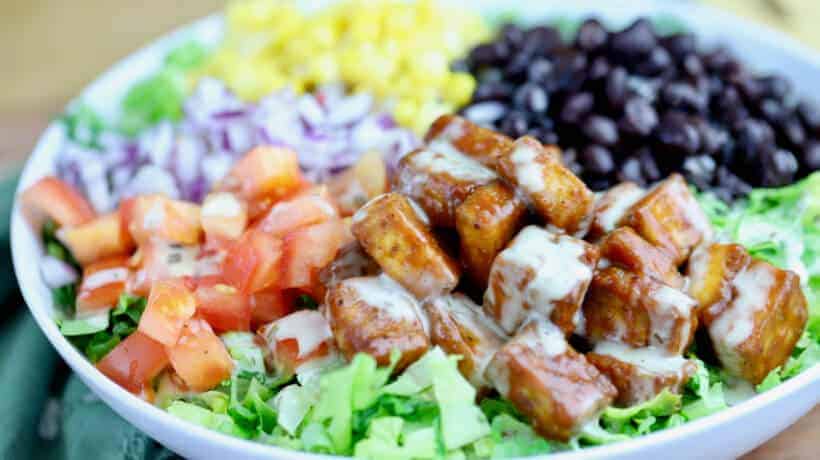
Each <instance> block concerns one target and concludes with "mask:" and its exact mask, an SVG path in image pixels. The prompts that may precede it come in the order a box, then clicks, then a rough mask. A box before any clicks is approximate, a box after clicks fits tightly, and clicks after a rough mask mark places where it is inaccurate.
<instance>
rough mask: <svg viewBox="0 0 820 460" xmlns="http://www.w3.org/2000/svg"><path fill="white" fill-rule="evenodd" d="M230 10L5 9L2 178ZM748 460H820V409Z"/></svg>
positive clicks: (11, 0) (48, 2)
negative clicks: (53, 132) (121, 66)
mask: <svg viewBox="0 0 820 460" xmlns="http://www.w3.org/2000/svg"><path fill="white" fill-rule="evenodd" d="M223 3H224V1H223V0H174V1H167V0H141V1H139V2H126V1H105V0H72V1H70V2H68V1H64V0H3V1H2V2H0V56H2V57H3V65H2V67H3V70H2V71H0V88H3V91H0V172H6V171H9V170H15V169H17V168H19V166H20V165H21V164H22V162H23V161H24V160H25V158H26V157H27V156H28V154H29V152H30V151H31V148H32V147H33V145H34V142H35V140H36V138H37V135H38V134H39V133H40V132H41V131H42V129H43V128H44V127H45V126H46V124H47V123H48V121H49V120H50V118H51V117H52V116H54V115H55V114H56V113H58V112H59V110H60V108H61V107H63V106H64V105H65V104H66V103H67V102H68V101H69V99H70V98H71V97H72V96H73V95H75V94H77V93H78V91H79V90H80V89H81V88H82V87H83V86H84V85H85V84H87V83H88V82H89V81H91V80H92V79H93V78H94V76H96V75H97V74H99V73H100V72H102V71H103V70H105V69H106V68H107V67H109V66H110V65H111V64H113V63H115V62H116V61H118V60H119V59H121V58H122V57H124V56H126V55H128V54H129V53H131V52H132V51H134V50H135V49H137V48H139V47H140V46H141V45H143V44H145V43H147V42H148V41H150V40H151V39H152V38H154V37H157V36H159V35H161V34H163V33H165V32H167V31H169V30H171V29H172V28H174V27H177V26H179V25H181V24H185V23H186V22H189V21H191V20H193V19H195V18H197V17H200V16H203V15H205V14H208V13H210V12H212V11H215V10H217V9H218V8H219V7H220V6H221V5H222V4H223ZM717 3H720V2H719V1H718V2H717ZM806 3H809V2H806ZM807 6H808V5H807ZM809 8H811V6H809ZM815 16H816V15H815ZM814 30H820V29H817V28H815V29H814ZM743 458H744V460H803V459H816V458H820V408H818V407H816V408H815V409H814V410H813V411H812V412H811V413H810V414H809V415H807V416H806V417H804V418H802V419H801V420H799V421H798V422H797V423H795V424H794V425H793V426H792V427H790V428H789V429H788V430H786V431H784V432H783V433H781V434H779V435H778V436H776V437H775V438H773V439H772V440H770V441H769V442H767V443H766V444H764V445H763V446H761V447H759V448H758V449H756V450H754V451H753V452H751V453H750V454H748V455H746V456H745V457H743Z"/></svg>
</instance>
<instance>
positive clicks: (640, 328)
mask: <svg viewBox="0 0 820 460" xmlns="http://www.w3.org/2000/svg"><path fill="white" fill-rule="evenodd" d="M695 307H696V302H695V301H694V300H693V299H692V298H690V297H689V296H687V295H686V294H684V293H682V292H681V291H679V290H677V289H674V288H671V287H669V286H666V285H664V284H662V283H660V282H658V281H656V280H654V279H652V278H651V277H649V276H647V275H643V274H638V273H632V272H628V271H626V270H623V269H621V268H618V267H607V268H605V269H603V270H601V271H599V272H598V273H596V274H595V277H594V278H593V280H592V284H591V285H590V287H589V292H588V293H587V296H586V299H585V300H584V319H585V328H586V336H587V338H588V339H590V340H591V341H592V342H593V343H597V342H602V341H605V340H610V341H617V342H623V343H626V344H629V345H631V346H633V347H636V348H640V347H647V346H655V347H660V348H663V349H666V350H667V351H668V352H670V353H682V352H683V351H684V350H685V349H686V347H687V346H688V345H689V342H690V341H691V340H692V335H693V334H694V332H695V326H696V318H695Z"/></svg>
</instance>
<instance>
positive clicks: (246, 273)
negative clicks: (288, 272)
mask: <svg viewBox="0 0 820 460" xmlns="http://www.w3.org/2000/svg"><path fill="white" fill-rule="evenodd" d="M281 256H282V241H281V240H280V239H279V238H275V237H273V236H271V235H268V234H267V233H265V232H262V231H260V230H256V229H250V230H248V231H247V232H245V234H244V235H242V238H241V239H240V240H239V241H237V242H236V244H235V245H234V246H233V249H232V250H231V251H230V253H229V255H228V256H227V257H226V258H225V260H224V262H223V263H222V274H223V276H224V277H225V281H226V282H227V283H228V284H230V285H231V286H235V287H237V288H238V289H239V290H240V291H242V292H248V293H253V292H259V291H261V290H263V289H265V288H268V287H271V286H274V285H276V284H277V283H278V282H279V281H280V278H281V269H280V259H281Z"/></svg>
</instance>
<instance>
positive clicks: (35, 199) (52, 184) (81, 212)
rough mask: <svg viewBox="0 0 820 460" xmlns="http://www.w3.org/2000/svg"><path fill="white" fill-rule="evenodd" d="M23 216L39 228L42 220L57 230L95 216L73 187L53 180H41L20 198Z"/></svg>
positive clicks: (48, 178) (49, 178) (82, 222)
mask: <svg viewBox="0 0 820 460" xmlns="http://www.w3.org/2000/svg"><path fill="white" fill-rule="evenodd" d="M20 200H21V203H22V204H23V208H22V209H23V212H24V214H25V215H26V217H27V218H28V220H29V222H30V223H31V224H32V225H33V226H35V228H40V227H41V226H42V225H43V223H44V222H45V219H46V218H51V219H52V220H54V221H55V222H57V224H59V225H60V226H61V227H70V226H73V225H80V224H84V223H86V222H88V221H90V220H91V219H93V218H94V217H96V215H97V213H96V212H94V208H93V207H92V206H91V203H89V202H88V200H86V199H85V198H84V197H83V196H82V195H81V194H80V192H78V191H77V190H76V189H75V188H74V187H72V186H71V185H69V184H68V183H66V182H63V181H62V180H60V179H57V178H56V177H53V176H47V177H43V178H42V179H40V180H38V181H37V182H35V183H34V184H32V185H31V186H30V187H29V188H27V189H26V190H25V191H24V192H23V194H22V195H21V197H20Z"/></svg>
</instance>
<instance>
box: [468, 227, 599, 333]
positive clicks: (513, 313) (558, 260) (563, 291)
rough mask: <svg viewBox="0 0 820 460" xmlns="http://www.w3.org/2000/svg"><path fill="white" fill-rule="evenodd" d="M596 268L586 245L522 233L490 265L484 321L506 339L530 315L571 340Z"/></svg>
mask: <svg viewBox="0 0 820 460" xmlns="http://www.w3.org/2000/svg"><path fill="white" fill-rule="evenodd" d="M597 263H598V251H597V249H595V246H593V245H591V244H589V243H587V242H586V241H583V240H579V239H577V238H573V237H571V236H568V235H558V234H555V233H551V232H549V231H547V230H544V229H542V228H539V227H536V226H529V227H525V228H524V229H523V230H521V232H520V233H519V234H518V235H517V236H516V237H515V238H514V239H513V240H512V241H511V242H510V244H509V245H508V246H507V248H506V249H504V250H503V251H501V253H499V254H498V257H496V258H495V261H494V262H493V267H492V270H491V271H490V278H489V286H488V287H487V291H486V293H485V294H484V308H485V309H486V312H487V315H489V316H490V317H491V318H493V319H494V320H495V321H496V322H498V324H499V325H501V328H502V329H504V331H506V332H507V333H508V334H512V333H514V332H515V331H516V330H517V329H518V327H519V326H520V325H521V324H522V323H523V322H524V320H525V319H527V318H528V317H530V316H531V315H533V314H535V315H537V316H539V317H541V318H546V319H551V320H552V322H554V323H555V324H556V325H558V327H559V328H561V330H563V331H564V332H565V333H567V334H570V333H572V332H573V330H574V329H575V323H576V321H577V318H578V317H579V315H577V313H578V310H579V308H580V306H581V302H582V301H583V299H584V294H586V292H587V288H588V287H589V283H590V281H591V280H592V274H593V270H594V269H595V265H596V264H597Z"/></svg>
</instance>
